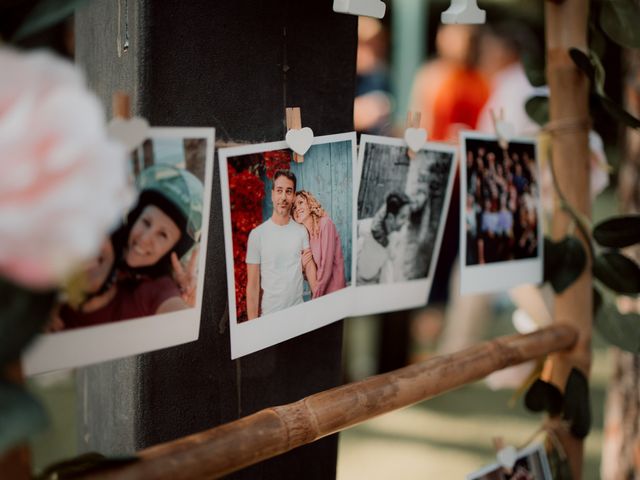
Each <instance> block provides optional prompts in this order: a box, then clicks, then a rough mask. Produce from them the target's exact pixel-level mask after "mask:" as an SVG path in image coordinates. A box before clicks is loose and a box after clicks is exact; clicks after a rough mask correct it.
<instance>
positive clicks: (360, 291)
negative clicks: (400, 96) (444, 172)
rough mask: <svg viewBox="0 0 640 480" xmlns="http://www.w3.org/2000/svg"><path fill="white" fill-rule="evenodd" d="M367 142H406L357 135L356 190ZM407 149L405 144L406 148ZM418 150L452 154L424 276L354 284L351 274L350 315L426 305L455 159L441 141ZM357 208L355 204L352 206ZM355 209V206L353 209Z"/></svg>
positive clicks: (452, 149)
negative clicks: (369, 283) (352, 309)
mask: <svg viewBox="0 0 640 480" xmlns="http://www.w3.org/2000/svg"><path fill="white" fill-rule="evenodd" d="M369 143H375V144H379V145H388V146H392V147H407V143H406V142H405V141H404V139H401V138H392V137H382V136H378V135H362V136H361V137H360V147H359V153H358V190H357V192H356V198H357V194H358V193H359V191H360V181H361V177H362V171H363V163H364V154H365V146H366V145H367V144H369ZM407 148H408V147H407ZM421 151H431V152H443V153H450V154H451V156H452V161H451V166H450V170H449V176H448V179H447V189H446V192H445V198H444V203H443V204H442V213H443V214H442V215H441V216H440V222H439V224H438V233H437V235H436V242H435V244H434V248H433V254H432V255H431V264H430V265H429V272H428V274H427V277H426V278H420V279H417V280H409V281H406V282H397V283H384V284H381V285H360V286H359V285H357V283H356V282H355V279H356V277H355V276H354V277H353V278H354V285H355V287H356V294H355V297H356V298H355V301H354V312H353V315H356V316H361V315H370V314H374V313H384V312H392V311H396V310H405V309H409V308H418V307H422V306H424V305H426V304H427V301H428V297H429V294H430V292H431V286H432V284H433V277H434V274H435V268H436V265H437V264H438V258H439V255H440V247H441V245H442V237H443V235H444V227H445V224H446V222H447V213H448V211H449V206H450V203H451V195H452V192H453V184H454V180H455V172H456V167H457V162H458V151H457V148H456V147H455V146H453V145H448V144H445V143H436V142H427V143H425V144H424V146H423V147H422V148H421ZM356 207H357V205H356ZM356 210H357V208H356ZM356 256H357V248H354V257H356Z"/></svg>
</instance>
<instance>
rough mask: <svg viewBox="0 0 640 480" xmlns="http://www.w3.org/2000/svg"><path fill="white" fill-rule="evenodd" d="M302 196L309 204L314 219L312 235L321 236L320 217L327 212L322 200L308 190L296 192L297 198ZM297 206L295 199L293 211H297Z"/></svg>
mask: <svg viewBox="0 0 640 480" xmlns="http://www.w3.org/2000/svg"><path fill="white" fill-rule="evenodd" d="M298 195H299V196H301V197H302V198H304V199H305V200H306V201H307V205H308V206H309V214H310V215H311V219H312V220H313V223H312V227H311V236H312V237H314V238H317V237H319V236H320V218H321V217H324V216H325V215H326V214H327V212H325V211H324V209H323V208H322V205H320V202H319V201H318V200H317V199H316V197H314V196H313V194H312V193H310V192H307V191H306V190H300V191H298V192H296V198H297V197H298ZM295 211H296V206H295V201H294V203H293V208H292V209H291V213H295Z"/></svg>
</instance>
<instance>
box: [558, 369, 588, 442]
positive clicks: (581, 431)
mask: <svg viewBox="0 0 640 480" xmlns="http://www.w3.org/2000/svg"><path fill="white" fill-rule="evenodd" d="M563 418H565V419H567V420H569V421H570V422H571V433H572V434H573V435H574V436H575V437H577V438H585V437H586V436H587V435H589V430H591V403H590V401H589V382H588V381H587V377H585V376H584V374H583V373H582V372H581V371H580V370H578V369H577V368H572V369H571V373H570V374H569V379H568V380H567V386H566V387H565V390H564V414H563Z"/></svg>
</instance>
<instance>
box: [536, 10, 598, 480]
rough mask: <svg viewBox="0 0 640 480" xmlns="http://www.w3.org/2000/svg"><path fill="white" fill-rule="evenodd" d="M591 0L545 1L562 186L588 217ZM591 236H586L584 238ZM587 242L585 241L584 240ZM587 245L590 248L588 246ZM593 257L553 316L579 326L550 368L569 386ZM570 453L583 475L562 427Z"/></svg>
mask: <svg viewBox="0 0 640 480" xmlns="http://www.w3.org/2000/svg"><path fill="white" fill-rule="evenodd" d="M588 14H589V2H588V0H564V1H561V2H558V1H554V2H552V1H547V2H545V22H546V44H547V81H548V83H549V89H550V122H551V123H550V127H551V128H550V130H551V133H552V153H551V154H552V159H553V166H554V170H555V173H556V177H557V180H558V184H559V187H560V190H561V191H562V193H563V194H564V196H565V197H566V200H567V201H568V202H569V203H570V204H571V205H572V206H573V207H574V208H575V209H576V210H577V211H578V212H580V213H581V214H583V215H585V216H586V217H587V218H589V217H590V216H591V199H590V185H589V177H590V162H589V148H588V133H589V120H590V117H589V108H588V95H589V81H588V79H587V78H586V76H585V75H584V74H582V72H580V71H579V70H578V68H577V67H576V66H575V64H574V63H573V62H572V60H571V58H570V57H569V54H568V50H569V48H572V47H575V48H579V49H581V50H583V51H585V52H586V51H587V48H588V47H587V21H588ZM557 200H558V199H556V207H555V211H554V215H553V225H552V235H553V238H554V239H556V240H557V239H560V238H562V237H564V236H565V235H566V234H567V232H568V230H569V229H570V228H571V227H570V223H571V219H570V218H569V216H568V215H567V214H566V213H564V212H562V211H561V210H560V205H559V204H558V203H559V202H558V201H557ZM585 240H586V239H584V238H582V241H583V243H584V242H585ZM585 248H586V243H585ZM587 251H589V250H588V248H587ZM591 283H592V279H591V259H589V263H588V265H587V268H586V269H585V272H584V273H583V274H582V276H581V277H580V278H579V279H578V281H577V282H576V283H574V284H573V285H572V286H571V287H570V288H568V289H567V290H566V291H565V292H563V293H562V294H560V295H558V296H557V297H556V303H555V315H554V318H555V319H556V322H558V323H559V324H567V325H572V326H573V327H574V328H576V330H577V331H578V332H579V336H578V341H577V343H576V345H575V347H574V348H573V349H572V350H571V351H569V352H565V353H559V354H556V355H552V356H551V358H550V360H549V361H548V363H547V365H546V366H545V367H546V368H545V370H546V371H547V372H548V377H549V380H550V381H551V382H552V383H554V384H555V385H557V386H558V387H559V388H560V389H561V390H564V387H565V385H566V381H567V378H568V375H569V372H570V370H571V368H572V367H577V368H579V369H580V370H581V371H582V372H583V373H584V374H585V376H587V378H588V377H589V371H590V368H591V325H592V306H591V305H592V298H591V297H592V293H591V291H592V290H591ZM557 430H558V432H557V433H558V435H559V436H560V437H561V441H562V443H563V446H564V448H565V450H566V452H567V454H568V457H569V462H570V465H571V471H572V473H573V478H574V479H576V480H578V479H580V478H582V464H583V455H584V452H583V442H582V441H581V440H578V439H576V438H574V437H572V436H571V435H570V434H569V433H568V432H566V431H564V430H562V429H560V428H558V429H557Z"/></svg>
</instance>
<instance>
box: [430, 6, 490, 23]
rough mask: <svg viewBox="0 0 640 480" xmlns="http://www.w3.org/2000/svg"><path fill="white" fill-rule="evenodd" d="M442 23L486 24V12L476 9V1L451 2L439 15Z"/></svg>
mask: <svg viewBox="0 0 640 480" xmlns="http://www.w3.org/2000/svg"><path fill="white" fill-rule="evenodd" d="M440 21H441V22H442V23H465V24H480V23H486V21H487V12H486V11H485V10H482V9H480V8H478V2H477V0H451V5H449V8H448V9H447V10H446V11H444V12H442V14H440Z"/></svg>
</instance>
